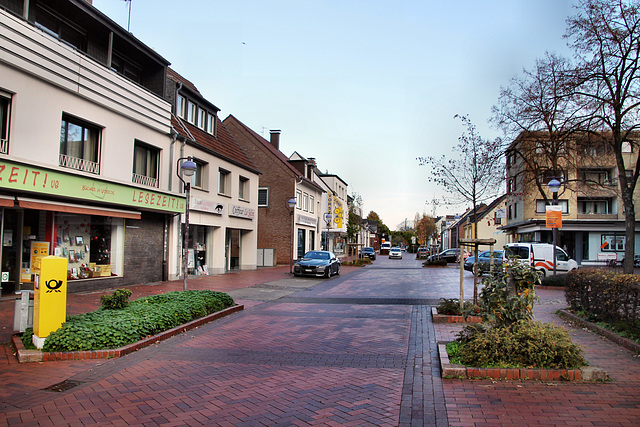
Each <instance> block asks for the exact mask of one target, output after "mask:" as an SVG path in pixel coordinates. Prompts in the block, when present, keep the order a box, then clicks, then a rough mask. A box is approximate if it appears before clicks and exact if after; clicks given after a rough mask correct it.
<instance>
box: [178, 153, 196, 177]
mask: <svg viewBox="0 0 640 427" xmlns="http://www.w3.org/2000/svg"><path fill="white" fill-rule="evenodd" d="M196 169H198V166H197V165H196V163H195V162H194V161H193V160H191V157H189V158H188V159H187V160H185V161H184V162H182V164H181V165H180V170H181V171H182V173H183V174H184V176H186V177H192V176H193V174H194V173H196Z"/></svg>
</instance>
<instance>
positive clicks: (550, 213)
mask: <svg viewBox="0 0 640 427" xmlns="http://www.w3.org/2000/svg"><path fill="white" fill-rule="evenodd" d="M547 228H562V206H553V205H552V206H549V205H547Z"/></svg>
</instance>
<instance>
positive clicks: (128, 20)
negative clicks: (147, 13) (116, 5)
mask: <svg viewBox="0 0 640 427" xmlns="http://www.w3.org/2000/svg"><path fill="white" fill-rule="evenodd" d="M132 1H133V0H124V2H125V3H129V17H128V18H127V31H128V32H131V31H130V30H129V28H130V27H131V3H132Z"/></svg>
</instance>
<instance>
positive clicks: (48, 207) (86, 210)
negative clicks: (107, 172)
mask: <svg viewBox="0 0 640 427" xmlns="http://www.w3.org/2000/svg"><path fill="white" fill-rule="evenodd" d="M1 202H2V201H1V199H0V204H1ZM18 205H19V206H20V207H21V208H25V209H40V210H43V211H55V212H67V213H76V214H86V215H100V216H110V217H115V218H126V219H140V218H141V214H140V212H135V211H123V210H120V209H109V208H101V207H98V206H85V205H74V204H71V203H62V202H52V201H49V200H36V199H27V198H25V197H19V198H18ZM11 206H13V202H12V203H11Z"/></svg>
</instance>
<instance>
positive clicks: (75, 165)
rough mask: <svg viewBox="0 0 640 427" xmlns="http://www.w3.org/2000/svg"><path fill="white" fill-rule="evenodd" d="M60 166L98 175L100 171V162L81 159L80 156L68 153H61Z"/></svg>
mask: <svg viewBox="0 0 640 427" xmlns="http://www.w3.org/2000/svg"><path fill="white" fill-rule="evenodd" d="M60 166H62V167H65V168H69V169H75V170H79V171H83V172H89V173H94V174H96V175H97V174H99V173H100V163H96V162H92V161H91V160H86V159H80V158H78V157H73V156H67V155H66V154H60Z"/></svg>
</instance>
